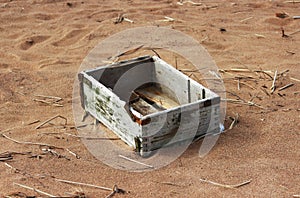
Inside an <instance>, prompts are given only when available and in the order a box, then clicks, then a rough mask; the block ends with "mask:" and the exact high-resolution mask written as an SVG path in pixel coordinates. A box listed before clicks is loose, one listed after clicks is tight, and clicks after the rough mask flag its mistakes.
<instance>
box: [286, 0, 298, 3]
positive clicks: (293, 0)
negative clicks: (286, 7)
mask: <svg viewBox="0 0 300 198" xmlns="http://www.w3.org/2000/svg"><path fill="white" fill-rule="evenodd" d="M284 3H300V1H297V0H292V1H285V2H284Z"/></svg>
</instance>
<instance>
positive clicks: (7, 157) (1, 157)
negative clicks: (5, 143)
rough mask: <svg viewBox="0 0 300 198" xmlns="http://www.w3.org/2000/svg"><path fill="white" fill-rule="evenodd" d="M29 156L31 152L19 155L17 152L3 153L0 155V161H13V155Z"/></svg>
mask: <svg viewBox="0 0 300 198" xmlns="http://www.w3.org/2000/svg"><path fill="white" fill-rule="evenodd" d="M27 154H31V152H24V153H19V152H8V151H7V152H4V153H1V154H0V161H2V162H3V161H7V160H11V159H13V156H14V155H27Z"/></svg>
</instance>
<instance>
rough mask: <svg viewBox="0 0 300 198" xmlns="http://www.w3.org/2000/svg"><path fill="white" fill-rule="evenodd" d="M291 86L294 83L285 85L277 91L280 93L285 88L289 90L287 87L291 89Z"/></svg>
mask: <svg viewBox="0 0 300 198" xmlns="http://www.w3.org/2000/svg"><path fill="white" fill-rule="evenodd" d="M293 85H294V83H290V84H287V85H285V86H283V87H281V88H279V89H278V91H282V90H284V89H287V88H289V87H291V86H293Z"/></svg>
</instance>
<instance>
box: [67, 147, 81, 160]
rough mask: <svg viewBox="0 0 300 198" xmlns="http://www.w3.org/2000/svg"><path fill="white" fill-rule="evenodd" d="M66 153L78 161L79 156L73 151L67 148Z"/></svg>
mask: <svg viewBox="0 0 300 198" xmlns="http://www.w3.org/2000/svg"><path fill="white" fill-rule="evenodd" d="M66 151H68V152H69V153H70V154H71V155H73V156H74V157H76V158H77V159H80V156H79V155H77V154H76V153H74V152H73V151H70V150H69V149H68V148H66Z"/></svg>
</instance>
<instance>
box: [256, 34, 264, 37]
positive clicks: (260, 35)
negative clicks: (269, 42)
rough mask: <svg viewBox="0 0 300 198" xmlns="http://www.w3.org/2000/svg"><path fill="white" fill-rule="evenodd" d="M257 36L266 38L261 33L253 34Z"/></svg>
mask: <svg viewBox="0 0 300 198" xmlns="http://www.w3.org/2000/svg"><path fill="white" fill-rule="evenodd" d="M254 35H255V36H256V37H257V38H266V36H265V35H262V34H254Z"/></svg>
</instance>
